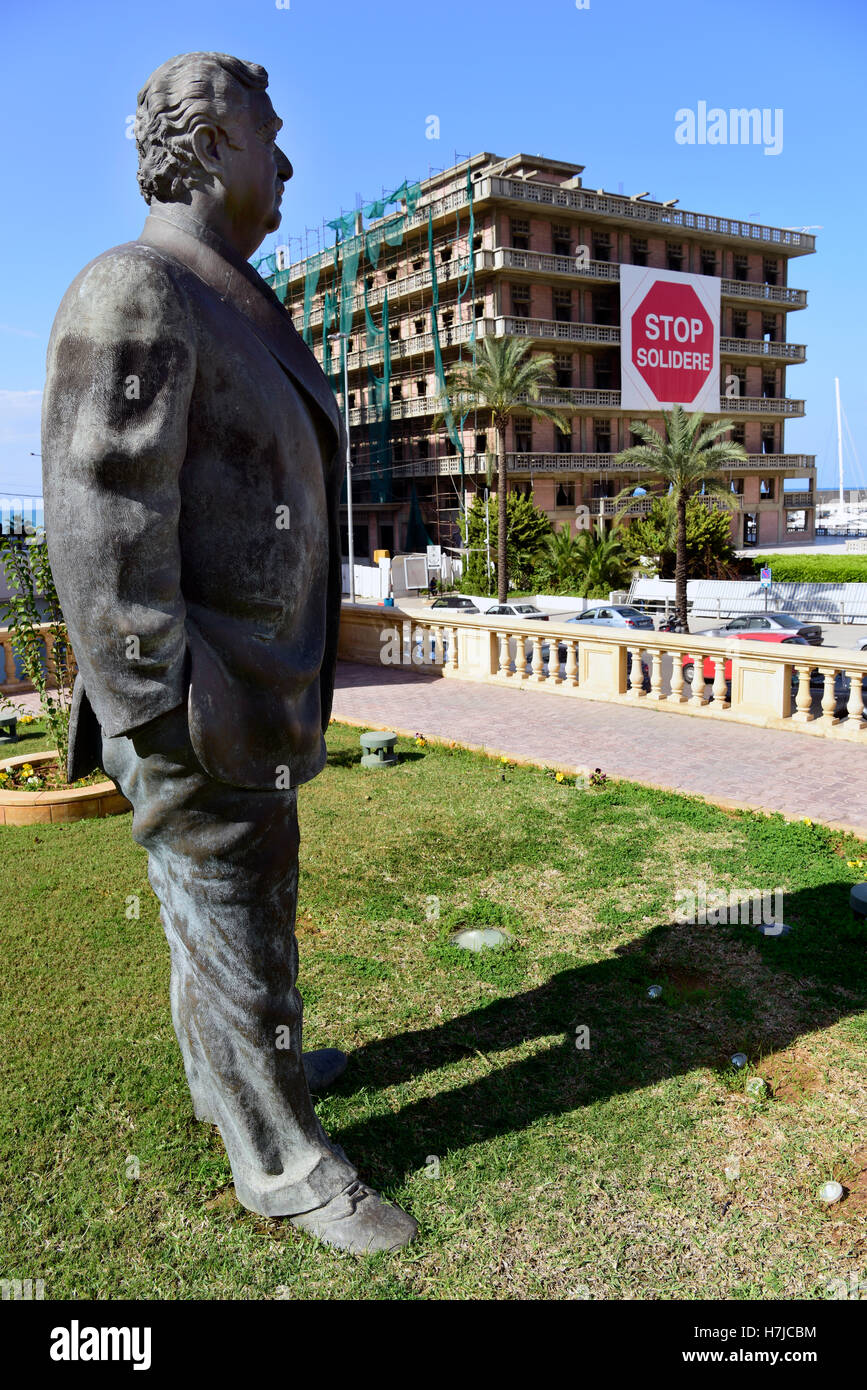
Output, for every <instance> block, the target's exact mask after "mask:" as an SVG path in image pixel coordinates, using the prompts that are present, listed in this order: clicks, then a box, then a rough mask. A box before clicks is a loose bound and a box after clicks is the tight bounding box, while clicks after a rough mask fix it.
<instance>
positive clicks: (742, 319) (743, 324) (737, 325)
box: [732, 309, 747, 338]
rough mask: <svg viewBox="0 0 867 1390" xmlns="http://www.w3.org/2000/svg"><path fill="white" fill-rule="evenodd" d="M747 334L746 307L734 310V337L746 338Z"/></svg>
mask: <svg viewBox="0 0 867 1390" xmlns="http://www.w3.org/2000/svg"><path fill="white" fill-rule="evenodd" d="M746 336H747V315H746V310H745V309H733V310H732V337H733V338H745V337H746Z"/></svg>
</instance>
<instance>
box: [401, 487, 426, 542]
mask: <svg viewBox="0 0 867 1390" xmlns="http://www.w3.org/2000/svg"><path fill="white" fill-rule="evenodd" d="M431 544H432V542H431V538H430V536H429V535H428V533H427V527H426V526H425V524H424V520H423V518H422V514H421V507H420V506H419V502H418V493H417V492H416V489H415V483H413V485H412V488H411V491H410V503H409V521H408V522H407V524H406V548H407V550H425V549H427V547H428V546H429V545H431Z"/></svg>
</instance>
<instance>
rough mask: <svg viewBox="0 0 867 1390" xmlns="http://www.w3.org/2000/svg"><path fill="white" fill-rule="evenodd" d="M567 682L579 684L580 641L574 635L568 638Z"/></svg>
mask: <svg viewBox="0 0 867 1390" xmlns="http://www.w3.org/2000/svg"><path fill="white" fill-rule="evenodd" d="M566 684H567V685H572V686H575V685H577V684H578V643H577V642H576V641H575V639H574V637H567V638H566Z"/></svg>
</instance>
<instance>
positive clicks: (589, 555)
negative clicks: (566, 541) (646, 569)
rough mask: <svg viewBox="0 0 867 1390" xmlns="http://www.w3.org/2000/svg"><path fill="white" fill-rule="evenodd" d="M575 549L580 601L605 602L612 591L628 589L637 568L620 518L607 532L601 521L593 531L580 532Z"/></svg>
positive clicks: (576, 537) (574, 543) (573, 543)
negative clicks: (596, 599) (603, 599)
mask: <svg viewBox="0 0 867 1390" xmlns="http://www.w3.org/2000/svg"><path fill="white" fill-rule="evenodd" d="M572 547H573V552H572V554H573V559H572V564H573V565H574V567H575V570H576V572H577V575H578V583H577V586H576V587H577V590H578V596H579V598H605V597H606V596H607V595H608V594H609V593H610V592H611V590H612V589H622V588H625V587H626V584H627V583H628V581H629V579H630V578H631V576H632V571H633V569H634V567H635V556H634V555H633V554H632V552H631V550H630V549H629V544H628V540H625V539H624V537H623V535H622V522H621V519H620V518H619V517H618V518H616V519H615V521H614V522H613V523H612V525H611V526H610V527H609V529H608V530H607V531H606V529H605V527H604V525H603V523H602V522H601V521H598V522H597V523H596V526H595V528H594V530H592V531H579V532H578V535H577V536H575V538H574V540H573V541H572Z"/></svg>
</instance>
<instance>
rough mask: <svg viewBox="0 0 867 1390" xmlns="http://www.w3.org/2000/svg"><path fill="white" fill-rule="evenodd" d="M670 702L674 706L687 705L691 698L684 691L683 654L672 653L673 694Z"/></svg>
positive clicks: (670, 696) (679, 652) (678, 652)
mask: <svg viewBox="0 0 867 1390" xmlns="http://www.w3.org/2000/svg"><path fill="white" fill-rule="evenodd" d="M668 698H669V700H670V701H671V703H672V704H673V705H685V704H686V703H687V701H688V700H689V696H688V695H685V694H684V689H683V652H681V651H672V652H671V694H670V695H669V697H668Z"/></svg>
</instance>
